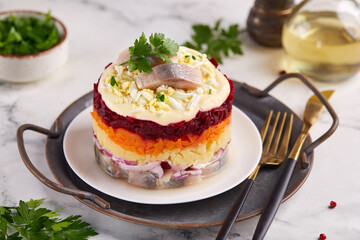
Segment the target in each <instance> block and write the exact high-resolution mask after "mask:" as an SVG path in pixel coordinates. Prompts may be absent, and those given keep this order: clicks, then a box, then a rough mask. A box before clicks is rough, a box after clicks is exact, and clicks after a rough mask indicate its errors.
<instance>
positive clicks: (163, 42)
mask: <svg viewBox="0 0 360 240" xmlns="http://www.w3.org/2000/svg"><path fill="white" fill-rule="evenodd" d="M178 50H179V45H178V44H177V43H175V42H174V41H173V40H171V39H170V38H165V35H164V34H163V33H153V34H151V35H150V37H149V41H148V40H147V38H146V36H145V34H144V33H142V34H141V36H140V37H139V39H136V40H135V42H134V46H131V47H129V53H130V60H129V61H127V62H124V63H121V64H120V65H124V64H129V66H128V69H129V71H130V72H133V71H135V70H139V72H147V73H151V72H152V66H151V62H150V60H149V59H148V57H149V56H151V55H159V57H160V58H161V59H162V60H163V61H164V62H168V63H169V62H171V61H170V58H169V55H170V56H175V55H176V53H177V51H178Z"/></svg>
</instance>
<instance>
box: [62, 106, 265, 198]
mask: <svg viewBox="0 0 360 240" xmlns="http://www.w3.org/2000/svg"><path fill="white" fill-rule="evenodd" d="M91 110H92V106H91V107H89V108H87V109H85V110H84V111H83V112H81V113H80V114H79V115H78V116H77V117H76V118H75V119H74V120H73V121H72V122H71V123H70V125H69V127H68V129H67V130H66V133H65V136H64V153H65V157H66V159H67V161H68V163H69V165H70V167H71V168H72V170H73V171H74V172H75V173H76V174H77V175H78V176H79V177H80V178H81V179H82V180H83V181H84V182H86V183H87V184H89V185H90V186H92V187H94V188H96V189H97V190H99V191H101V192H103V193H105V194H108V195H110V196H113V197H116V198H119V199H123V200H127V201H131V202H136V203H145V204H175V203H185V202H191V201H196V200H201V199H204V198H209V197H212V196H215V195H218V194H220V193H223V192H225V191H227V190H229V189H231V188H233V187H235V186H236V185H238V184H239V183H241V182H242V181H243V180H245V179H246V178H247V177H248V176H249V175H250V173H251V172H252V171H253V170H254V169H255V167H256V165H257V164H258V162H259V160H260V157H261V151H262V144H261V138H260V135H259V132H258V130H257V128H256V126H255V125H254V123H253V122H252V121H251V120H250V119H249V118H248V117H247V116H246V115H245V114H244V113H243V112H242V111H241V110H239V109H238V108H236V107H233V113H232V118H233V119H232V139H231V142H230V145H229V149H228V151H229V152H228V157H229V159H228V161H227V163H226V164H225V166H224V167H223V169H222V170H221V171H220V172H219V173H218V174H217V175H215V176H212V177H209V178H206V179H204V180H203V181H201V182H200V183H196V184H193V185H190V186H184V187H180V188H173V189H160V190H154V189H143V188H139V187H135V186H133V185H131V184H129V183H127V182H126V181H125V180H121V179H115V178H112V177H110V176H109V175H108V174H107V173H105V172H104V171H103V170H102V169H101V168H100V167H99V166H98V164H97V162H96V160H95V155H94V147H93V131H92V121H91V116H90V112H91Z"/></svg>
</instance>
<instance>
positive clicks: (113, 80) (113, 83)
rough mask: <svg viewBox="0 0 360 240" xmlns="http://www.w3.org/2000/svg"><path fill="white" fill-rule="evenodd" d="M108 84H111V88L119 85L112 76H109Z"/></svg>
mask: <svg viewBox="0 0 360 240" xmlns="http://www.w3.org/2000/svg"><path fill="white" fill-rule="evenodd" d="M110 84H111V86H115V85H116V86H119V84H118V83H117V82H116V80H115V78H114V76H111V79H110Z"/></svg>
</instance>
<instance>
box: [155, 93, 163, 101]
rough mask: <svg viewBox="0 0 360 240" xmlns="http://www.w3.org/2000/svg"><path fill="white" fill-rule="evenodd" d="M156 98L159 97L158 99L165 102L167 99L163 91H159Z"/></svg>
mask: <svg viewBox="0 0 360 240" xmlns="http://www.w3.org/2000/svg"><path fill="white" fill-rule="evenodd" d="M156 99H157V100H158V101H161V102H164V101H165V95H164V94H162V93H158V94H157V95H156Z"/></svg>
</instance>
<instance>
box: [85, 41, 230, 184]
mask: <svg viewBox="0 0 360 240" xmlns="http://www.w3.org/2000/svg"><path fill="white" fill-rule="evenodd" d="M142 37H143V38H144V37H145V36H144V35H142ZM156 37H158V38H159V39H160V40H159V39H157V42H156V41H155V40H156V39H155V40H154V38H156ZM149 39H150V42H146V43H145V40H146V38H145V40H144V39H141V37H140V39H139V40H136V41H135V43H134V45H133V46H131V47H130V48H128V49H125V50H124V51H123V52H121V53H120V54H119V57H118V59H116V60H115V61H114V62H113V63H111V64H109V65H108V66H107V67H106V68H105V70H104V72H103V73H102V75H101V77H100V78H99V80H98V82H97V83H96V84H94V104H93V111H92V113H91V114H92V119H93V130H94V146H95V155H96V159H97V161H98V163H99V165H100V166H101V167H102V169H104V170H105V171H106V172H107V173H108V174H109V175H111V176H112V177H115V178H123V179H125V180H127V181H128V182H129V183H130V184H134V185H136V186H140V187H144V188H170V187H179V186H183V185H188V184H192V183H196V182H199V181H201V180H202V179H203V178H205V177H209V176H211V175H213V174H215V173H217V172H219V171H220V169H221V168H222V166H223V165H224V164H225V161H226V157H225V156H226V150H227V146H228V144H229V142H230V139H231V110H232V101H233V95H234V89H233V84H232V82H231V81H230V80H228V79H227V78H226V77H225V76H224V75H223V74H222V73H221V72H220V71H219V70H218V69H217V68H216V67H217V64H216V62H215V61H214V59H212V61H210V60H208V58H207V56H206V55H205V54H201V53H200V52H197V51H195V50H192V49H189V48H186V47H181V46H178V45H176V46H172V48H171V49H170V50H169V51H167V50H166V48H164V49H163V52H165V53H163V52H162V53H159V54H157V53H156V51H155V50H156V48H157V47H158V49H160V48H161V47H162V46H161V43H162V44H163V45H165V46H168V45H169V43H170V44H171V43H173V41H171V40H169V39H166V38H164V36H163V34H160V36H159V35H156V34H152V35H151V36H150V38H149ZM161 41H162V42H161ZM154 42H156V43H157V44H158V45H156V44H154ZM158 42H160V43H158ZM139 43H144V44H143V45H144V46H146V44H148V48H150V49H151V48H152V50H151V51H150V52H149V51H148V49H147V50H146V51H147V54H143V55H141V56H140V57H137V56H138V55H137V54H138V52H139V51H140V50H139V49H140V48H139V47H138V49H137V48H136V47H137V46H138V45H139ZM159 45H160V47H159ZM154 49H155V50H154ZM136 51H138V52H136ZM154 52H155V53H154ZM158 52H159V51H158ZM161 54H163V55H161ZM143 59H145V60H146V61H147V62H146V64H147V65H144V64H145V62H144V64H143V63H141V61H145V60H143ZM141 64H143V65H141Z"/></svg>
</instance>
